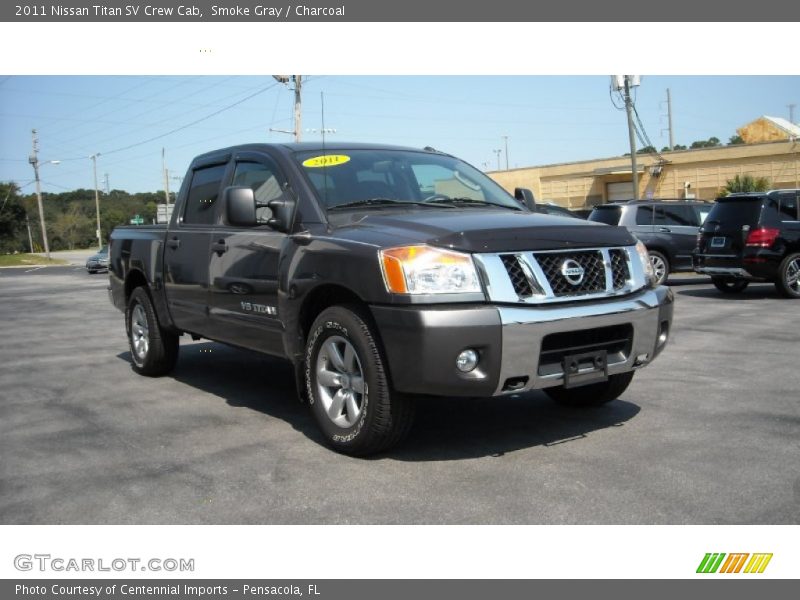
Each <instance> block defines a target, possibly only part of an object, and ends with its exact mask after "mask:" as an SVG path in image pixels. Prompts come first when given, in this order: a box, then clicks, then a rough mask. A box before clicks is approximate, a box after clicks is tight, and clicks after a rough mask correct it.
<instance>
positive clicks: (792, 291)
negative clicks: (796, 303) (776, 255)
mask: <svg viewBox="0 0 800 600" xmlns="http://www.w3.org/2000/svg"><path fill="white" fill-rule="evenodd" d="M775 287H776V288H777V289H778V292H780V294H781V295H783V296H786V297H787V298H800V253H795V254H790V255H789V256H787V257H786V258H784V259H783V261H781V266H780V267H779V268H778V280H777V281H776V282H775Z"/></svg>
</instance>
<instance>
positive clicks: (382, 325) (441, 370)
mask: <svg viewBox="0 0 800 600" xmlns="http://www.w3.org/2000/svg"><path fill="white" fill-rule="evenodd" d="M371 308H372V313H373V316H374V318H375V321H376V324H377V326H378V329H379V331H380V333H381V337H382V340H383V345H384V349H385V351H386V355H387V360H388V364H389V370H390V375H391V378H392V383H393V385H394V387H395V389H396V390H398V391H400V392H406V393H414V394H432V395H440V396H499V395H504V394H512V393H519V392H524V391H527V390H531V389H540V388H545V387H551V386H557V385H562V384H563V383H564V373H563V369H562V368H561V366H560V363H559V362H558V359H557V358H556V359H555V360H553V359H552V357H553V356H556V357H558V356H559V354H558V348H556V347H554V344H556V345H557V344H558V343H561V340H568V343H569V345H570V347H571V348H573V349H574V348H575V347H576V345H577V346H579V345H580V344H581V340H585V341H586V342H592V343H594V342H596V341H597V340H598V339H600V337H598V336H600V332H603V335H604V334H605V332H613V333H614V335H615V336H616V337H619V335H618V332H621V331H624V332H626V333H625V335H626V336H627V337H626V340H625V341H622V342H619V340H617V341H615V344H616V345H614V346H613V348H612V347H611V346H609V353H608V366H607V368H608V374H609V375H614V374H618V373H624V372H627V371H631V370H633V369H636V368H639V367H642V366H644V365H646V364H648V363H650V362H652V360H653V359H655V358H656V356H658V354H659V353H660V352H661V350H663V348H664V346H665V344H666V342H667V338H668V336H669V331H670V328H671V324H672V312H673V294H672V291H671V290H670V289H668V288H666V287H659V288H656V289H650V290H643V291H640V292H637V293H635V294H632V295H630V296H627V297H624V298H615V299H609V300H604V301H592V302H583V303H581V302H575V303H572V304H568V305H550V306H542V307H537V306H517V305H472V306H466V307H465V306H458V305H456V306H443V307H424V308H419V307H396V306H373V307H371ZM555 334H559V335H558V336H556V335H555ZM561 334H563V335H561ZM548 336H549V337H548ZM545 338H548V339H547V340H545ZM543 341H544V342H545V346H544V350H543ZM617 342H619V343H617ZM564 343H567V342H564ZM468 348H472V349H475V350H477V352H478V354H479V356H480V361H479V363H478V366H477V367H476V368H475V370H473V371H471V372H469V373H462V372H460V371H459V370H458V369H457V368H456V357H457V356H458V354H459V353H460V352H462V351H463V350H465V349H468ZM547 357H550V358H547Z"/></svg>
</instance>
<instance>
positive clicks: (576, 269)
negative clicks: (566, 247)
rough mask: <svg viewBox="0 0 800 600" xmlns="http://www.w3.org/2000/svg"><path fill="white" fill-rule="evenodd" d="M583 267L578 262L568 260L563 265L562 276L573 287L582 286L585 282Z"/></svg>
mask: <svg viewBox="0 0 800 600" xmlns="http://www.w3.org/2000/svg"><path fill="white" fill-rule="evenodd" d="M583 273H584V270H583V267H582V266H580V265H579V264H578V262H577V261H575V260H572V259H571V258H568V259H567V260H565V261H564V262H563V263H561V274H562V275H563V276H564V279H566V280H567V281H568V282H569V283H571V284H572V285H580V283H581V282H582V281H583Z"/></svg>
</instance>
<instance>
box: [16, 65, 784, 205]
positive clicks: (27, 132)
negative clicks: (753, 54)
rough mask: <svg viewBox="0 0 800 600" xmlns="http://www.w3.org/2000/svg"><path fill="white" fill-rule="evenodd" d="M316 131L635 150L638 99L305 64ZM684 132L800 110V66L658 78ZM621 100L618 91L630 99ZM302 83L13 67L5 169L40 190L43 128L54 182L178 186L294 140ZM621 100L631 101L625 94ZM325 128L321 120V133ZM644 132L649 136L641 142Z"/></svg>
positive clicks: (550, 151)
mask: <svg viewBox="0 0 800 600" xmlns="http://www.w3.org/2000/svg"><path fill="white" fill-rule="evenodd" d="M303 77H304V79H303V81H304V83H303V87H302V91H303V120H302V127H301V132H302V136H303V141H315V140H320V133H319V129H321V127H322V110H321V107H322V101H323V98H324V107H325V110H324V114H325V118H324V124H325V127H326V128H327V129H335V130H336V131H335V133H330V134H329V135H328V137H327V142H328V143H329V144H334V143H335V142H336V141H337V140H341V141H353V142H377V143H389V144H398V145H403V146H411V147H424V146H433V147H434V148H436V149H438V150H442V151H445V152H448V153H450V154H454V155H456V156H458V157H460V158H463V159H465V160H466V161H467V162H470V163H472V164H473V165H475V166H476V167H478V168H480V169H483V170H495V169H497V168H498V154H497V153H496V151H497V150H500V151H501V152H500V155H499V164H500V168H505V166H506V155H505V140H504V137H503V136H508V166H509V167H510V168H516V167H527V166H534V165H544V164H554V163H561V162H571V161H579V160H589V159H593V158H602V157H610V156H619V155H622V154H624V153H625V152H628V130H627V120H626V116H625V111H624V110H618V109H617V108H615V106H614V104H613V103H612V98H611V96H610V94H609V78H608V77H606V76H468V77H467V76H399V75H398V76H334V75H321V76H315V75H313V74H312V75H308V76H303ZM667 88H669V89H670V92H671V96H672V120H673V129H674V136H675V143H676V144H684V145H687V146H688V145H690V144H691V143H692V142H693V141H695V140H705V139H708V138H709V137H711V136H715V137H717V138H719V139H720V140H722V141H723V142H727V141H728V139H729V138H730V137H731V136H732V135H735V133H736V128H737V127H740V126H742V125H744V124H746V123H748V122H750V121H752V120H754V119H756V118H758V117H759V116H761V115H770V116H777V117H783V118H788V117H789V108H788V105H789V104H796V105H798V106H797V107H796V108H795V111H794V115H795V122H797V121H798V120H800V76H759V77H745V76H697V75H695V76H647V75H644V76H643V77H642V83H641V86H640V87H639V88H637V89H636V107H637V110H638V113H639V116H640V117H641V120H642V123H643V125H644V128H645V130H646V132H647V134H648V136H649V138H650V140H651V141H652V142H653V144H654V145H655V146H656V147H657V148H659V149H660V148H662V147H663V146H666V145H668V143H669V138H668V134H667V131H666V129H667V116H666V115H667V104H666V90H667ZM617 103H618V102H617ZM293 104H294V93H293V92H292V91H291V89H290V88H289V87H287V86H286V85H283V84H280V83H277V82H276V81H275V80H274V79H273V78H272V77H271V76H2V75H0V181H9V180H11V181H15V182H17V184H18V185H20V186H24V187H23V192H24V193H30V192H32V191H33V189H34V186H33V185H32V183H31V182H32V179H33V169H32V167H31V165H30V164H29V163H28V156H29V155H30V153H31V130H32V129H36V130H37V132H38V137H39V149H40V151H39V160H40V161H41V162H42V163H46V162H47V161H60V164H57V165H56V164H42V166H41V168H40V176H41V180H42V189H43V191H46V192H61V191H66V190H73V189H77V188H93V187H94V180H93V171H92V161H91V160H90V159H89V156H91V155H92V154H96V153H99V156H98V158H97V170H98V180H99V187H100V188H101V189H102V188H103V187H104V186H105V184H104V179H105V177H106V175H107V176H108V184H109V187H110V188H111V189H123V190H126V191H129V192H145V191H158V190H163V187H164V186H163V175H162V167H161V165H162V149H163V150H164V152H165V156H166V164H167V167H168V169H169V172H170V176H171V177H174V179H171V181H170V188H171V189H173V190H175V189H177V188H178V187H179V185H180V179H179V178H180V177H181V176H182V175H183V173H184V172H185V170H186V168H187V166H188V164H189V162H190V161H191V159H192V158H193V157H194V156H196V155H197V154H201V153H204V152H207V151H209V150H213V149H215V148H222V147H225V146H230V145H235V144H240V143H249V142H275V143H280V142H287V141H292V136H291V135H287V134H285V133H279V132H274V131H270V129H285V130H292V129H293V110H294V109H293ZM618 104H619V103H618ZM312 130H316V131H312ZM637 144H638V142H637Z"/></svg>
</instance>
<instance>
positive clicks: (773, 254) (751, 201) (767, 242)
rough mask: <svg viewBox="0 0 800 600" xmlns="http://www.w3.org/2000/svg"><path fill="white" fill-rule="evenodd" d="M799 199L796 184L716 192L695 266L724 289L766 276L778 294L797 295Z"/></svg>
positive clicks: (799, 291)
mask: <svg viewBox="0 0 800 600" xmlns="http://www.w3.org/2000/svg"><path fill="white" fill-rule="evenodd" d="M798 199H800V190H772V191H770V192H758V193H748V194H731V195H730V196H726V197H724V198H718V199H717V202H716V204H715V205H714V208H712V209H711V212H710V213H709V215H708V217H707V218H706V221H705V223H704V224H703V227H701V228H700V233H699V234H698V235H697V247H696V248H695V254H694V270H695V271H697V272H698V273H705V274H707V275H711V280H712V281H713V282H714V285H715V286H716V287H717V289H718V290H720V291H722V292H727V293H737V292H741V291H742V290H744V289H745V288H746V287H747V285H748V283H750V282H751V281H769V282H772V283H774V284H775V287H776V288H777V289H778V291H779V292H780V293H781V294H782V295H784V296H787V297H789V298H800V279H798V276H800V220H799V219H800V215H798V204H800V201H798Z"/></svg>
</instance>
